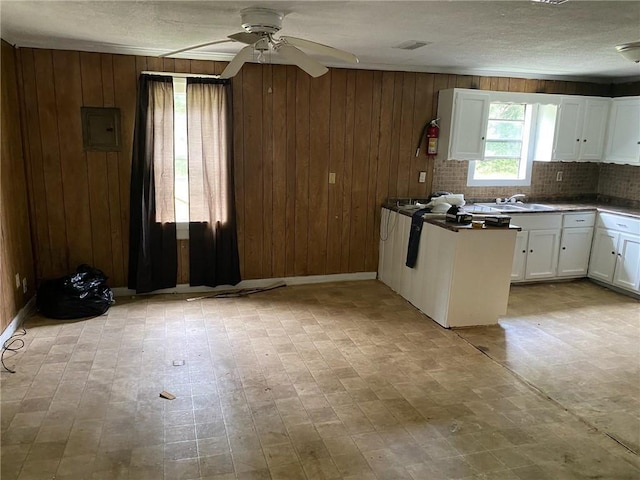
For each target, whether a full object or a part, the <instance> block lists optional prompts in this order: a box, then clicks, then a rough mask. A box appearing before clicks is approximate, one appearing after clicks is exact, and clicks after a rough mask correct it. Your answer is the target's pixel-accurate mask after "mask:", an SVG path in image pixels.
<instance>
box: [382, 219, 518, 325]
mask: <svg viewBox="0 0 640 480" xmlns="http://www.w3.org/2000/svg"><path fill="white" fill-rule="evenodd" d="M385 210H387V211H386V212H385ZM388 215H391V217H388ZM393 215H397V223H396V227H395V228H394V229H393V231H392V232H391V234H390V235H388V236H387V235H385V234H386V233H387V232H386V229H385V228H384V227H382V226H381V238H380V252H381V253H380V258H381V261H380V267H379V268H380V269H379V272H378V278H379V279H380V280H381V281H382V282H383V283H385V284H386V285H388V286H389V287H391V288H392V289H393V290H395V291H396V292H397V293H399V294H400V295H402V296H403V297H404V298H405V299H407V300H408V301H409V302H410V303H411V304H413V305H414V306H415V307H416V308H418V309H419V310H420V311H422V312H423V313H425V314H426V315H428V316H429V317H430V318H432V319H433V320H435V321H436V322H437V323H439V324H440V325H442V326H443V327H446V328H450V327H464V326H471V325H491V324H495V323H497V321H498V317H499V316H500V315H504V314H505V313H506V309H507V301H508V297H509V288H510V272H511V258H512V256H513V250H514V246H515V239H516V232H517V228H485V229H472V228H470V226H467V227H465V226H459V225H456V226H455V227H452V226H451V225H447V224H445V223H444V222H443V221H439V220H433V221H426V222H425V223H424V225H423V228H422V234H421V236H420V244H419V250H418V257H417V261H416V265H415V268H409V267H407V266H406V257H407V245H408V241H409V232H410V228H411V217H409V216H407V215H403V214H399V213H396V212H391V213H389V211H388V209H383V212H382V217H381V218H382V219H383V223H385V219H387V218H389V224H392V219H393V218H394V217H393ZM431 222H434V223H431ZM389 250H392V251H391V253H390V252H389Z"/></svg>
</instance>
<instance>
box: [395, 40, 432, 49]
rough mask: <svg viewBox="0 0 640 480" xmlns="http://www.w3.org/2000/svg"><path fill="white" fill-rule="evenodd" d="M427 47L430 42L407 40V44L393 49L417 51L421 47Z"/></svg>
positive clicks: (403, 43)
mask: <svg viewBox="0 0 640 480" xmlns="http://www.w3.org/2000/svg"><path fill="white" fill-rule="evenodd" d="M425 45H429V42H419V41H418V40H407V41H406V42H402V43H401V44H400V45H396V46H395V47H393V48H399V49H400V50H415V49H417V48H420V47H424V46H425Z"/></svg>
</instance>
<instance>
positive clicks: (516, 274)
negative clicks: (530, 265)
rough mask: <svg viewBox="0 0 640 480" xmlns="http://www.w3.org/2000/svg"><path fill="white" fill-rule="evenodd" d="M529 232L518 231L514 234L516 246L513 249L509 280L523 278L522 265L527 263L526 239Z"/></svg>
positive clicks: (514, 280) (513, 280)
mask: <svg viewBox="0 0 640 480" xmlns="http://www.w3.org/2000/svg"><path fill="white" fill-rule="evenodd" d="M528 239H529V232H527V231H520V232H518V234H517V235H516V248H515V250H514V251H513V266H512V267H511V281H512V282H518V281H520V280H524V267H525V265H526V264H527V240H528Z"/></svg>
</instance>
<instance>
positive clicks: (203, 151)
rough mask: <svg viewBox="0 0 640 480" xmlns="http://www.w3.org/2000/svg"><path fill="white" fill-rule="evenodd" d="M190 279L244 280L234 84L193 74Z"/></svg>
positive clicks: (208, 282)
mask: <svg viewBox="0 0 640 480" xmlns="http://www.w3.org/2000/svg"><path fill="white" fill-rule="evenodd" d="M187 131H188V144H189V272H190V273H189V275H190V278H189V283H190V285H192V286H197V285H207V286H210V287H215V286H217V285H235V284H237V283H238V282H239V281H240V262H239V259H238V240H237V232H236V219H235V218H236V217H235V198H234V189H233V152H232V148H231V146H232V141H231V135H232V118H231V85H230V84H229V82H228V80H220V79H210V78H187Z"/></svg>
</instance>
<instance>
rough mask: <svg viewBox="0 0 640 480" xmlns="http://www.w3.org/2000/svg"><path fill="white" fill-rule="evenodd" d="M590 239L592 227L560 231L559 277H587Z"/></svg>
mask: <svg viewBox="0 0 640 480" xmlns="http://www.w3.org/2000/svg"><path fill="white" fill-rule="evenodd" d="M592 238H593V227H582V228H565V229H563V230H562V239H561V241H560V255H559V256H558V276H559V277H584V276H586V275H587V270H588V269H589V253H590V252H591V239H592Z"/></svg>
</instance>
